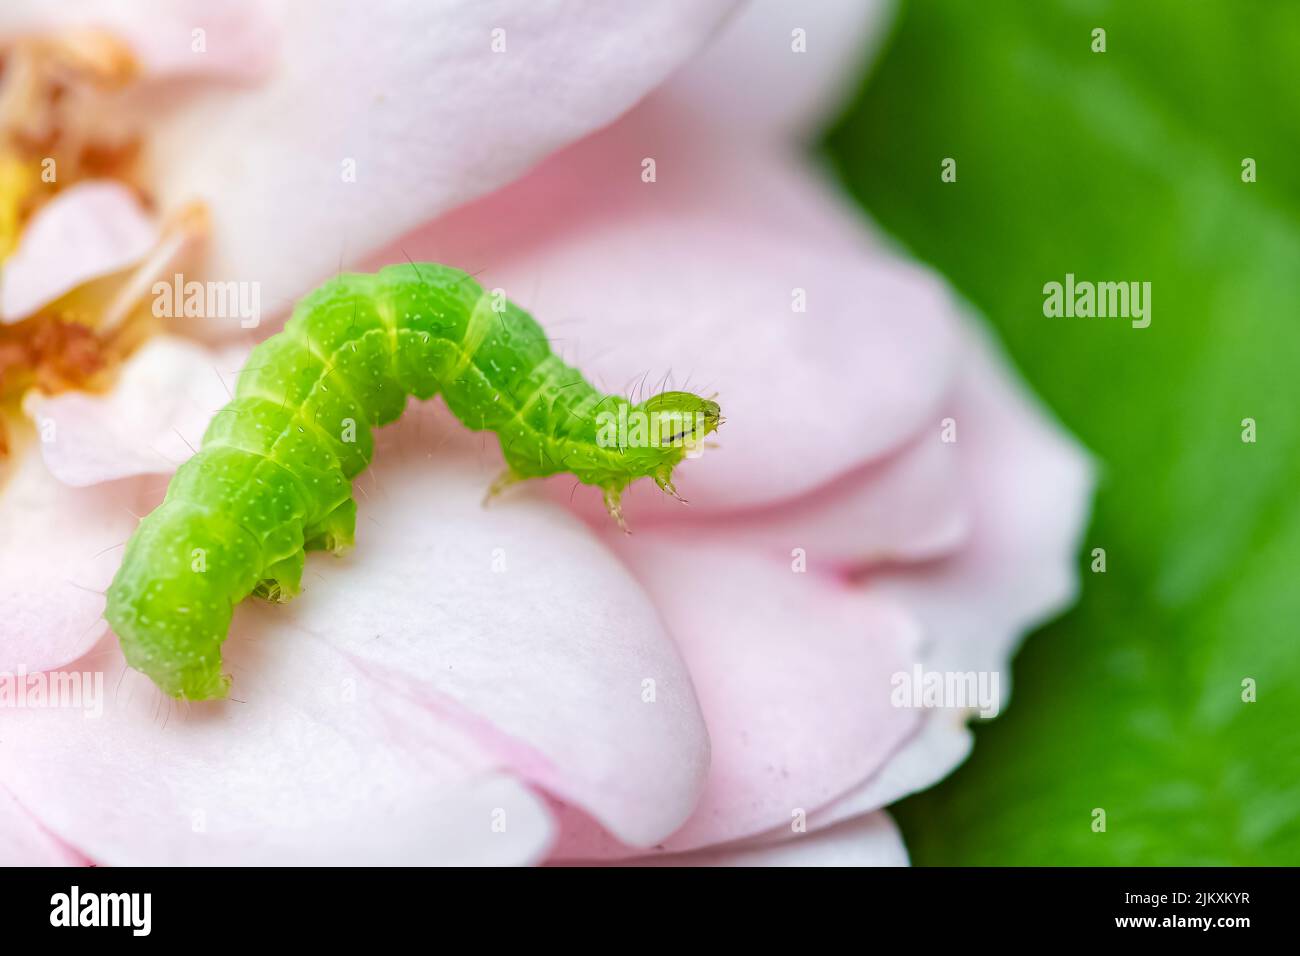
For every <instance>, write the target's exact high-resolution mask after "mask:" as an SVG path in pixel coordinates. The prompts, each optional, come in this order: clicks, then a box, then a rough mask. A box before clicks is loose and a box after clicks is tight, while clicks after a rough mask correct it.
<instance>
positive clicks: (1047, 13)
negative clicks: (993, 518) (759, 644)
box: [826, 0, 1300, 865]
mask: <svg viewBox="0 0 1300 956" xmlns="http://www.w3.org/2000/svg"><path fill="white" fill-rule="evenodd" d="M1098 27H1100V28H1104V29H1105V30H1106V47H1107V48H1106V52H1104V53H1095V52H1093V50H1092V44H1093V36H1092V31H1093V30H1094V29H1095V28H1098ZM1298 68H1300V5H1297V4H1281V3H1270V2H1247V0H1233V2H1229V0H1220V2H1198V3H1187V2H1182V0H1147V2H1143V3H1140V4H1139V3H1120V2H1110V3H1107V2H1081V0H1075V2H1066V0H1057V2H1046V0H1038V2H1034V3H971V2H969V0H924V2H914V3H911V4H910V5H908V6H907V7H906V8H905V9H904V10H903V11H902V14H901V18H900V22H899V23H898V25H897V28H896V32H895V36H894V38H893V41H892V43H891V44H890V46H889V47H888V49H887V52H886V54H885V56H884V58H883V60H882V61H881V62H880V63H879V64H878V66H877V68H876V69H875V71H874V74H873V75H872V76H871V77H870V78H869V80H868V82H867V84H866V85H865V87H864V89H863V92H862V94H861V95H860V97H859V99H858V102H857V103H856V104H855V105H854V106H853V107H852V109H851V110H850V111H849V112H848V114H847V115H846V116H845V117H844V118H843V119H842V120H841V122H840V124H839V126H838V127H837V128H836V129H835V130H833V131H832V133H831V134H830V136H829V138H828V140H827V144H826V145H827V149H828V151H829V153H830V155H831V158H832V160H833V162H834V163H835V164H836V166H837V168H838V170H839V172H840V174H841V177H842V178H843V180H844V182H845V183H846V185H847V187H848V188H849V189H850V190H851V191H852V192H853V193H854V194H855V195H856V196H857V197H858V198H859V199H860V200H861V201H862V203H863V205H864V206H865V207H866V208H867V209H868V210H870V211H871V213H872V215H873V216H875V217H876V218H877V219H878V220H879V221H880V223H881V224H882V225H883V226H884V227H885V228H886V229H887V230H889V231H890V232H892V233H894V234H895V235H896V236H897V237H898V238H899V239H900V240H901V241H902V242H903V243H904V244H905V245H907V246H909V247H910V248H911V249H912V250H913V251H914V253H915V254H916V255H918V256H919V257H920V258H922V259H924V260H927V261H929V262H931V263H933V264H934V265H935V266H936V267H937V268H938V269H939V270H940V271H942V272H943V273H945V274H946V275H947V276H948V277H949V279H950V280H951V281H952V282H953V284H954V285H955V286H956V287H957V288H958V289H959V290H960V291H961V292H962V293H963V294H965V295H966V296H967V297H969V298H970V300H971V301H973V302H974V303H975V304H976V305H977V306H979V307H980V308H981V309H982V310H983V311H984V313H985V314H986V315H987V316H988V318H989V320H990V321H991V322H992V323H993V325H994V326H995V327H996V328H997V330H998V332H999V333H1000V335H1001V337H1002V338H1003V340H1004V342H1005V343H1006V346H1007V348H1008V351H1009V352H1010V353H1011V355H1012V356H1013V358H1014V359H1015V361H1016V363H1017V364H1018V366H1019V367H1020V368H1021V370H1022V371H1023V372H1024V374H1025V376H1026V377H1027V378H1028V379H1029V381H1030V382H1031V383H1032V384H1033V386H1034V387H1035V388H1036V389H1037V390H1038V392H1039V393H1040V394H1041V395H1042V396H1043V397H1044V399H1045V400H1046V401H1047V402H1048V404H1049V405H1051V406H1052V407H1053V408H1054V409H1055V410H1056V412H1057V414H1058V415H1059V416H1060V418H1061V419H1062V421H1063V422H1064V423H1065V424H1066V426H1067V427H1069V428H1070V429H1072V430H1073V431H1074V432H1075V433H1076V434H1077V435H1079V436H1080V438H1081V439H1082V440H1083V441H1084V442H1085V443H1086V444H1087V445H1088V446H1089V447H1090V448H1091V449H1093V450H1094V452H1095V453H1096V454H1097V456H1098V458H1099V460H1100V463H1101V467H1102V486H1101V489H1100V492H1099V495H1098V498H1097V503H1096V513H1095V517H1094V521H1093V525H1092V527H1091V529H1090V531H1089V533H1088V536H1087V543H1086V550H1087V551H1089V552H1090V551H1091V550H1092V549H1093V548H1104V549H1105V551H1106V571H1105V573H1092V572H1091V571H1090V570H1089V561H1088V555H1087V554H1084V555H1081V557H1080V568H1081V574H1082V576H1083V578H1084V581H1083V584H1084V590H1083V595H1082V598H1081V600H1080V603H1079V605H1078V606H1077V607H1076V608H1075V609H1074V610H1073V611H1072V612H1071V613H1069V614H1068V615H1067V616H1066V617H1065V618H1063V619H1061V620H1059V621H1057V622H1056V623H1055V624H1053V625H1051V626H1049V627H1047V628H1046V629H1044V630H1043V631H1041V632H1040V633H1038V634H1036V635H1034V636H1033V637H1032V638H1030V640H1029V641H1028V642H1027V644H1026V645H1025V648H1024V650H1023V651H1022V653H1021V654H1020V656H1019V657H1018V658H1017V660H1016V663H1015V669H1014V678H1015V693H1014V695H1013V698H1012V701H1011V706H1010V707H1009V708H1008V710H1007V711H1006V712H1005V714H1004V715H1003V716H1002V717H1001V718H999V719H998V720H997V721H994V722H992V723H990V724H987V725H983V726H980V727H979V728H978V729H977V732H976V746H975V751H974V754H973V756H972V757H971V759H970V760H969V761H968V763H967V764H966V765H965V766H964V767H962V768H961V769H960V770H958V771H957V772H956V773H955V774H954V775H953V776H952V777H950V778H949V779H948V780H947V781H945V782H944V783H943V784H941V785H940V786H938V787H937V788H935V789H933V790H931V791H929V792H927V793H923V794H920V795H918V796H916V797H913V798H911V799H909V800H907V801H905V802H904V803H902V804H901V805H900V806H899V807H898V808H897V809H898V817H899V820H900V822H901V824H902V826H903V830H904V833H905V836H906V838H907V842H908V845H909V847H910V848H911V850H912V853H913V858H914V860H915V862H917V863H920V864H1004V863H1005V864H1085V865H1087V864H1264V863H1274V864H1295V863H1297V862H1300V653H1298V651H1300V641H1297V629H1298V627H1300V585H1298V583H1297V581H1296V577H1297V569H1300V494H1298V493H1297V492H1298V490H1300V489H1298V487H1297V485H1298V482H1297V479H1298V478H1300V416H1298V415H1297V411H1298V410H1300V123H1298V122H1297V117H1300V82H1297V81H1296V76H1297V74H1298ZM945 157H951V158H954V159H955V160H956V161H957V180H956V182H951V183H945V182H943V181H942V180H941V178H940V172H941V163H942V161H943V159H944V158H945ZM1247 157H1249V158H1252V159H1254V160H1255V162H1256V164H1257V177H1258V181H1257V182H1254V183H1247V182H1243V181H1242V161H1243V159H1245V158H1247ZM1067 272H1068V273H1073V274H1074V275H1075V276H1076V277H1077V278H1078V279H1080V280H1092V281H1098V282H1100V281H1147V282H1150V283H1151V284H1152V293H1151V317H1152V321H1151V325H1150V327H1149V328H1145V329H1138V328H1133V327H1132V326H1131V325H1130V323H1129V322H1128V321H1127V320H1125V319H1116V318H1110V319H1098V318H1091V319H1089V318H1047V317H1045V316H1044V314H1043V299H1044V294H1043V286H1044V284H1045V283H1047V282H1052V281H1058V282H1061V281H1064V278H1065V275H1066V273H1067ZM1246 418H1252V419H1254V420H1255V422H1256V427H1257V440H1256V441H1255V442H1254V443H1248V442H1244V441H1243V440H1242V432H1243V425H1242V421H1243V419H1246ZM1247 678H1251V679H1253V680H1254V681H1256V682H1257V688H1258V691H1257V693H1258V700H1257V701H1256V702H1254V703H1247V702H1244V701H1243V700H1242V682H1243V680H1245V679H1247ZM1095 808H1101V809H1104V810H1105V812H1106V830H1105V832H1100V833H1099V832H1093V827H1092V823H1093V811H1094V809H1095Z"/></svg>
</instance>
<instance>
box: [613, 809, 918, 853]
mask: <svg viewBox="0 0 1300 956" xmlns="http://www.w3.org/2000/svg"><path fill="white" fill-rule="evenodd" d="M621 862H622V863H623V864H625V865H629V866H907V862H908V861H907V849H906V847H904V846H903V837H902V834H900V833H899V832H898V827H897V826H895V825H894V821H893V820H892V819H891V818H890V816H889V814H887V813H885V812H884V811H883V810H881V811H877V812H875V813H870V814H866V815H864V816H861V817H858V818H856V819H854V820H851V821H849V822H847V823H842V824H840V825H839V826H835V827H832V828H827V829H821V830H818V831H817V832H815V833H814V832H811V831H809V832H807V833H788V834H787V835H786V836H785V837H783V838H781V839H776V838H774V837H773V838H769V839H768V840H766V841H759V840H745V841H741V842H739V843H732V844H724V845H722V846H715V847H708V848H706V849H702V850H695V851H693V852H691V853H663V854H659V855H656V856H641V857H634V858H632V859H630V860H624V861H621Z"/></svg>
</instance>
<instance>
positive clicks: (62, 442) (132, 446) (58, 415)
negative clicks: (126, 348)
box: [23, 336, 247, 487]
mask: <svg viewBox="0 0 1300 956" xmlns="http://www.w3.org/2000/svg"><path fill="white" fill-rule="evenodd" d="M246 356H247V350H243V349H235V348H227V349H224V350H222V351H210V350H208V349H205V348H202V347H200V346H198V345H196V344H194V343H191V342H188V341H186V340H184V339H180V338H175V337H168V336H159V337H155V338H153V339H150V340H149V341H148V342H147V343H146V344H145V345H144V346H143V347H142V348H141V349H140V350H139V351H138V352H136V353H135V354H134V355H133V356H131V358H130V359H129V360H128V361H127V362H126V364H125V365H124V366H123V367H122V369H121V372H120V374H119V377H118V381H117V383H116V385H115V386H114V388H113V390H112V391H111V392H110V393H109V394H107V395H91V394H87V393H84V392H64V393H62V394H59V395H55V396H47V395H42V394H41V393H39V392H35V391H33V392H29V393H28V395H27V397H26V399H25V401H24V402H23V408H24V410H25V411H26V412H27V414H28V415H29V416H30V417H31V418H32V420H33V421H34V422H36V423H37V425H38V427H40V428H43V429H49V430H50V434H51V435H52V436H53V437H52V440H50V441H46V442H43V443H42V444H41V453H42V454H43V455H44V456H45V463H46V465H47V466H48V467H49V469H50V472H51V473H52V474H53V475H54V477H56V478H57V479H59V480H60V481H62V482H63V483H64V484H68V485H74V486H78V487H81V486H86V485H93V484H96V483H98V482H101V481H113V480H115V479H118V478H124V477H129V476H132V475H147V474H169V473H171V472H172V471H175V470H176V468H177V467H178V466H179V465H180V464H181V463H182V462H184V461H185V460H186V459H188V458H189V457H190V456H191V455H193V454H194V449H195V448H197V447H198V446H199V443H200V441H201V440H202V438H203V432H204V430H205V429H206V428H207V425H208V422H209V420H210V419H211V418H212V415H213V414H214V413H215V412H216V411H217V410H218V409H220V408H221V407H222V406H224V405H225V404H226V403H227V402H229V401H230V396H231V390H232V389H233V387H234V383H235V381H236V378H237V373H238V371H239V369H240V368H241V367H242V366H243V364H244V360H245V358H246Z"/></svg>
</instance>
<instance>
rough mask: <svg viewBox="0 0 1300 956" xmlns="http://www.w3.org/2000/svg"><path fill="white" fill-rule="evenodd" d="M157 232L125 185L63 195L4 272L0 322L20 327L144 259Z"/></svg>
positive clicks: (81, 187) (94, 184) (29, 231)
mask: <svg viewBox="0 0 1300 956" xmlns="http://www.w3.org/2000/svg"><path fill="white" fill-rule="evenodd" d="M157 240H158V227H157V225H156V224H155V223H154V222H153V220H152V219H151V218H150V217H149V216H148V215H147V214H146V213H145V212H144V210H143V209H142V208H141V207H140V204H139V202H138V200H137V199H136V198H135V195H134V194H133V193H132V192H131V191H130V190H129V189H127V188H126V187H125V186H123V185H121V184H120V183H115V182H109V181H106V180H91V181H87V182H82V183H77V184H76V185H74V186H71V187H69V188H68V189H66V190H64V191H63V192H60V193H59V194H58V195H56V196H55V197H54V198H53V199H51V200H50V201H49V202H48V203H46V204H45V205H44V206H42V207H41V208H40V209H39V210H38V211H37V212H36V215H35V216H33V217H32V220H31V222H29V223H28V224H27V227H26V229H24V231H23V234H22V239H21V241H20V242H19V244H18V247H17V248H16V249H15V250H14V252H13V254H12V255H11V256H9V258H8V259H6V260H5V262H4V269H3V273H0V321H2V322H16V321H18V320H19V319H23V318H26V317H27V316H29V315H31V314H32V313H33V312H35V311H36V310H37V309H39V308H41V307H42V306H43V305H46V304H47V303H49V302H53V301H54V300H55V299H57V298H59V297H60V296H62V295H64V294H65V293H68V292H71V291H72V290H73V289H75V288H76V287H77V286H79V285H81V284H83V283H85V282H89V281H90V280H92V279H98V278H100V277H101V276H107V275H112V274H113V273H115V272H120V271H121V270H123V269H125V268H127V267H128V266H130V265H132V264H134V263H136V262H138V261H139V260H141V259H143V258H144V257H145V255H147V254H148V252H149V250H150V249H151V248H153V246H154V244H155V243H156V242H157Z"/></svg>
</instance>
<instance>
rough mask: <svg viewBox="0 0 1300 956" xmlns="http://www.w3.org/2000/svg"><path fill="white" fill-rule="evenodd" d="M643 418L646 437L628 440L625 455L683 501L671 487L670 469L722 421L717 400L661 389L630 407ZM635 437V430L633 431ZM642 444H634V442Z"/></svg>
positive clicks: (691, 453)
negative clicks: (658, 392) (637, 440)
mask: <svg viewBox="0 0 1300 956" xmlns="http://www.w3.org/2000/svg"><path fill="white" fill-rule="evenodd" d="M631 413H632V414H638V415H640V416H642V417H643V418H644V420H645V437H644V440H643V441H641V442H630V443H629V444H630V445H631V446H633V447H629V448H628V449H627V454H628V455H629V456H633V458H634V459H639V462H638V464H639V465H640V467H639V468H638V470H639V471H640V472H641V473H642V474H646V475H649V476H651V477H653V478H654V480H655V482H656V483H657V484H658V485H659V487H660V488H662V489H663V490H664V491H665V492H667V493H668V494H670V495H672V496H673V497H674V498H677V499H678V500H679V501H684V500H685V499H683V498H682V497H681V496H680V495H678V494H677V490H676V489H675V488H674V487H673V482H672V474H673V469H674V468H676V467H677V466H678V465H679V464H681V462H682V459H684V458H694V457H696V456H697V455H698V454H699V453H700V452H701V451H702V450H703V447H704V439H705V438H707V437H708V436H709V435H711V434H713V432H715V431H717V430H718V426H719V425H721V424H722V423H723V421H724V419H723V417H722V411H721V409H720V408H719V407H718V403H717V402H715V401H713V400H712V399H711V398H702V397H700V396H699V395H695V394H692V393H691V392H661V393H660V394H658V395H655V396H653V397H651V398H648V399H646V400H645V401H644V402H642V403H641V404H640V405H639V406H637V407H636V408H634V409H632V412H631ZM633 437H635V433H633ZM638 444H639V445H641V446H642V447H639V448H638V447H635V446H636V445H638Z"/></svg>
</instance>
